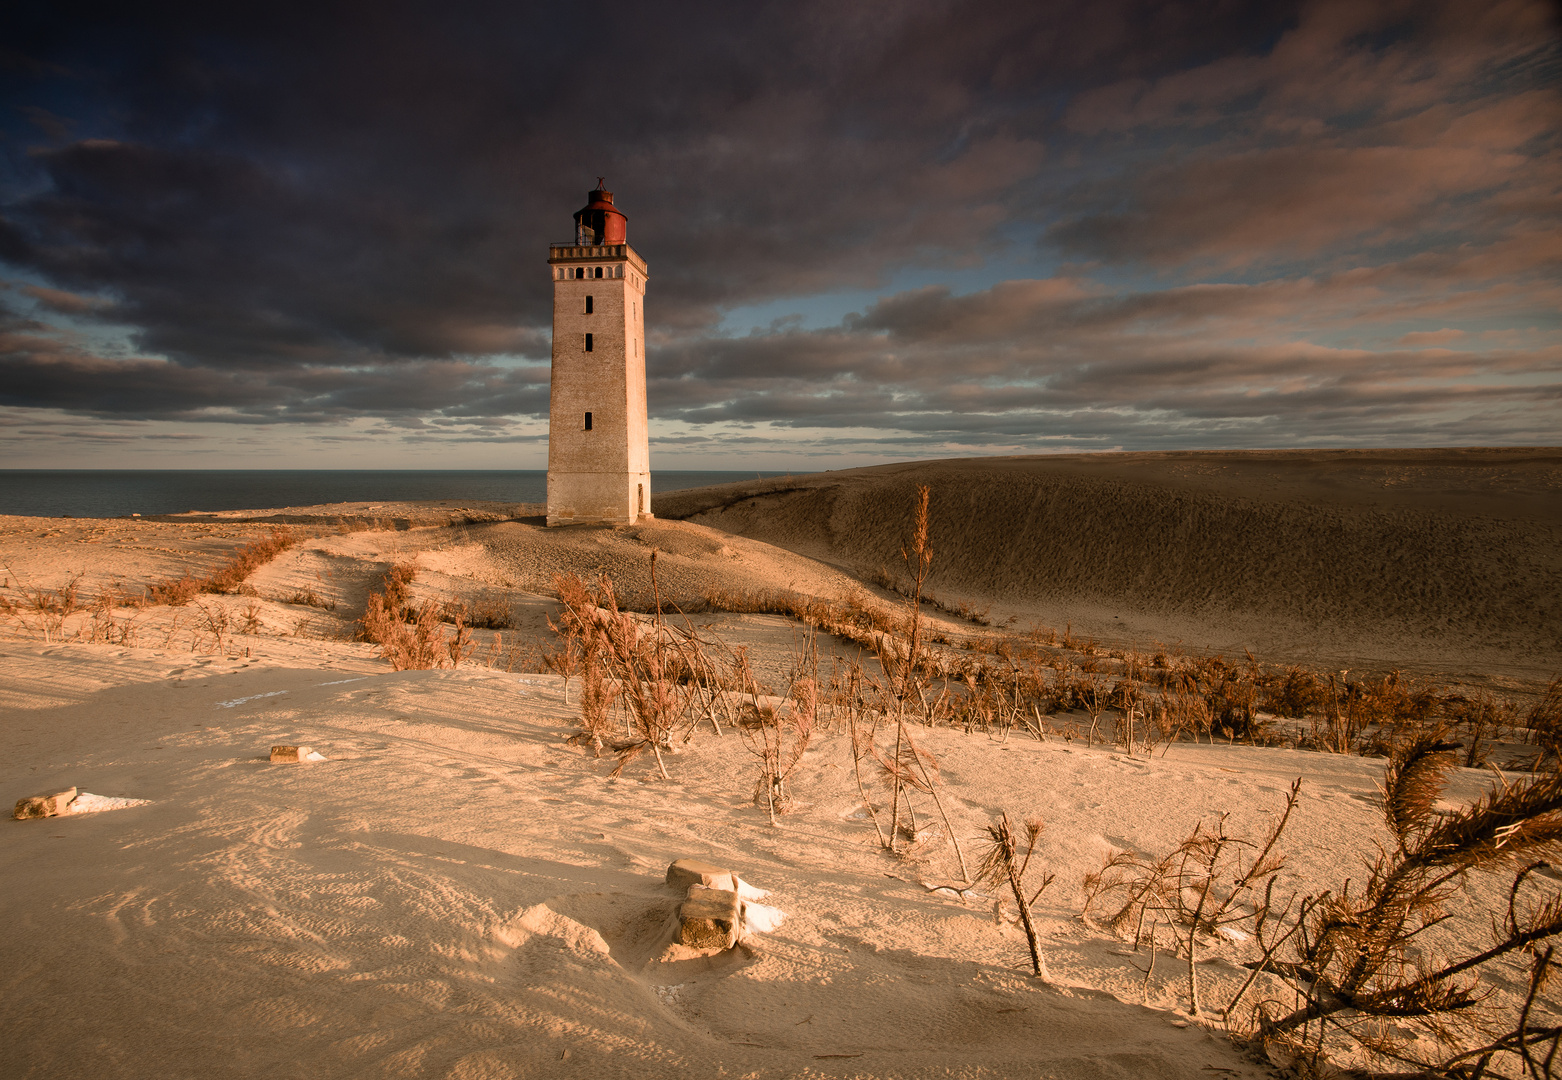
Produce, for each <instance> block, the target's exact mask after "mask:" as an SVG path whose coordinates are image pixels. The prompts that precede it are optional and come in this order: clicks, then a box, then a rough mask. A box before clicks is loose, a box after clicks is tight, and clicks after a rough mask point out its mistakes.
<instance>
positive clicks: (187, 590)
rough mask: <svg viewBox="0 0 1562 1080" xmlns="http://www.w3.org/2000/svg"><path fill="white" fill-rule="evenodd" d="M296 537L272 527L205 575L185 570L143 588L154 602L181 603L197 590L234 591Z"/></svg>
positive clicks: (296, 538)
mask: <svg viewBox="0 0 1562 1080" xmlns="http://www.w3.org/2000/svg"><path fill="white" fill-rule="evenodd" d="M298 540H299V538H298V536H297V535H296V534H294V533H293V532H291V531H290V530H287V529H272V530H271V535H270V536H268V537H266V538H264V539H262V540H257V541H255V543H253V544H246V545H245V546H244V547H241V548H240V549H239V550H238V551H236V552H235V553H234V555H233V557H232V558H231V559H229V560H228V561H227V562H226V563H224V564H223V565H222V566H220V567H218V568H217V569H216V570H215V571H213V572H212V573H211V574H210V575H209V576H207V577H204V578H198V577H195V576H193V575H191V574H185V575H184V576H183V577H180V578H176V579H169V580H167V581H159V582H155V583H154V584H153V585H152V586H151V588H150V589H149V590H148V591H147V595H148V599H149V600H150V601H151V602H152V603H154V604H166V605H168V606H170V607H183V606H184V605H186V604H188V603H189V602H190V601H191V600H193V599H195V598H196V597H197V596H199V595H200V594H201V593H231V592H238V591H240V590H241V588H242V587H243V585H244V580H245V579H246V578H247V577H249V576H250V575H251V574H253V573H254V572H255V571H256V570H259V569H260V568H261V567H262V566H265V565H266V564H267V563H269V562H270V561H271V560H272V559H275V558H276V557H277V556H278V555H280V554H282V553H283V552H284V551H286V550H287V549H288V548H290V547H292V546H293V545H294V544H297V543H298ZM315 606H319V605H315Z"/></svg>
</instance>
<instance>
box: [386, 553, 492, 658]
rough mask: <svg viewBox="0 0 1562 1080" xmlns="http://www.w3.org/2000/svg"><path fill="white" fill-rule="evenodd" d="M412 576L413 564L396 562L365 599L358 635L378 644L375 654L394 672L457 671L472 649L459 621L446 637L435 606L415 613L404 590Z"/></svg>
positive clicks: (426, 606)
mask: <svg viewBox="0 0 1562 1080" xmlns="http://www.w3.org/2000/svg"><path fill="white" fill-rule="evenodd" d="M417 573H418V568H417V565H416V564H415V563H397V564H395V565H394V566H392V567H391V568H390V569H389V570H388V571H386V573H385V577H384V578H383V579H382V581H381V591H380V592H372V593H370V594H369V599H368V601H367V603H366V604H365V607H364V613H363V618H361V619H360V620H359V621H358V627H359V630H358V636H359V637H360V638H361V639H362V640H364V641H370V642H374V643H375V644H377V645H379V646H380V655H381V656H382V657H383V658H385V659H386V660H389V661H390V662H391V666H392V667H393V668H395V669H396V670H397V671H426V670H428V669H430V668H440V667H457V666H459V665H460V664H461V661H463V660H465V659H466V658H467V657H468V656H470V655H471V654H472V652H473V650H474V649H476V647H477V646H476V645H475V644H474V643H473V642H472V635H471V633H470V631H468V630H467V628H466V626H465V624H464V623H463V622H462V621H461V620H460V618H459V617H458V618H457V619H456V621H455V633H454V634H453V635H451V636H449V637H448V638H447V637H446V634H445V628H444V626H443V624H442V621H441V617H440V607H439V605H437V604H434V603H432V602H430V603H427V604H424V605H423V607H422V608H418V609H414V608H412V607H411V606H410V605H409V604H408V602H407V598H408V595H407V586H408V585H410V584H411V583H412V581H413V579H414V578H416V577H417Z"/></svg>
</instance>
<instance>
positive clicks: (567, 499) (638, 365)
mask: <svg viewBox="0 0 1562 1080" xmlns="http://www.w3.org/2000/svg"><path fill="white" fill-rule="evenodd" d="M549 254H550V258H549V260H548V261H549V267H550V270H551V272H552V275H553V379H552V386H551V389H550V392H549V415H548V524H549V525H568V524H576V523H586V522H599V523H625V522H633V521H635V520H637V519H638V518H640V517H644V516H649V514H650V508H651V456H650V442H649V432H648V430H647V423H646V398H645V280H646V267H645V262H644V261H643V260H642V259H641V258H640V257H639V256H638V255H637V254H636V253H635V252H634V250H633V249H631V248H630V247H629V245H627V244H615V245H603V246H597V247H593V246H567V245H558V246H555V247H553V248H552V249H551V250H550V253H549ZM599 269H600V270H601V272H602V275H603V276H602V277H600V278H599V277H597V276H596V273H597V271H598V270H599ZM577 271H583V272H584V273H586V274H587V275H589V276H586V277H578V276H577ZM587 297H590V299H591V311H590V312H587V310H586V299H587ZM587 334H590V335H591V351H589V352H588V351H586V335H587ZM588 413H589V414H590V415H591V427H590V428H589V429H587V427H586V423H585V420H586V415H587V414H588Z"/></svg>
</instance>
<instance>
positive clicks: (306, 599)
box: [283, 586, 336, 611]
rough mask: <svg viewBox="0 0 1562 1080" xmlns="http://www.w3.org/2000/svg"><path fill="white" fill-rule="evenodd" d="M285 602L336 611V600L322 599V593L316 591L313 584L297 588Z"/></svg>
mask: <svg viewBox="0 0 1562 1080" xmlns="http://www.w3.org/2000/svg"><path fill="white" fill-rule="evenodd" d="M283 603H287V604H298V605H300V606H302V607H312V608H319V609H320V610H321V611H335V610H336V601H335V600H322V599H321V598H320V594H319V593H317V592H315V590H314V588H313V586H305V587H304V588H302V589H297V590H295V591H294V592H293V595H292V596H289V597H288V598H287V599H286V600H285V601H283Z"/></svg>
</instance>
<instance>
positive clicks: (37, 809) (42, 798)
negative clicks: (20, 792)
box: [11, 788, 76, 821]
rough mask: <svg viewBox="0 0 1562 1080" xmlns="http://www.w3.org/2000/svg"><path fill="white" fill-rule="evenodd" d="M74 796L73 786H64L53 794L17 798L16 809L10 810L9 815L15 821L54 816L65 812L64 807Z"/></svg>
mask: <svg viewBox="0 0 1562 1080" xmlns="http://www.w3.org/2000/svg"><path fill="white" fill-rule="evenodd" d="M75 798H76V789H75V788H66V789H65V790H64V791H60V792H56V793H55V794H53V795H37V796H34V797H33V798H31V799H18V800H17V801H16V809H15V810H13V811H11V816H12V817H13V818H15V819H16V820H17V821H26V820H27V819H28V818H46V817H55V816H56V815H59V814H63V813H65V808H66V807H68V806H70V804H71V800H73V799H75Z"/></svg>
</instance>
